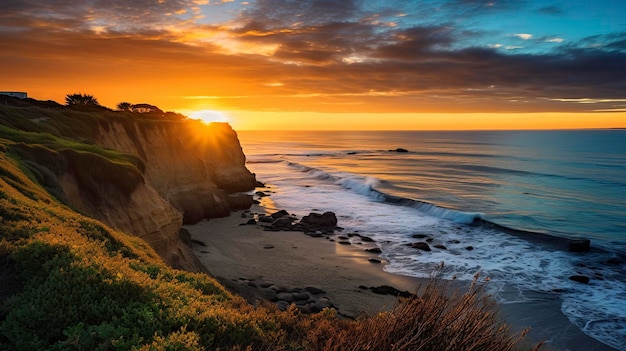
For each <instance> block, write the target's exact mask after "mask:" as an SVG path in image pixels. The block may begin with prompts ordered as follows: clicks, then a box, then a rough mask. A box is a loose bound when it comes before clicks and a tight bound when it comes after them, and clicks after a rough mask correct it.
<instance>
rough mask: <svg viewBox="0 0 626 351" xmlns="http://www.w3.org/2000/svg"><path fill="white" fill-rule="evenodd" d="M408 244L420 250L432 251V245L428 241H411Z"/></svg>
mask: <svg viewBox="0 0 626 351" xmlns="http://www.w3.org/2000/svg"><path fill="white" fill-rule="evenodd" d="M407 246H410V247H412V248H414V249H418V250H422V251H432V250H431V249H430V246H429V245H428V244H427V243H423V242H419V243H410V244H407Z"/></svg>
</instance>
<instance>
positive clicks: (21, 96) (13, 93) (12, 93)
mask: <svg viewBox="0 0 626 351" xmlns="http://www.w3.org/2000/svg"><path fill="white" fill-rule="evenodd" d="M0 95H7V96H13V97H16V98H18V99H26V98H27V97H28V94H27V93H25V92H21V91H0Z"/></svg>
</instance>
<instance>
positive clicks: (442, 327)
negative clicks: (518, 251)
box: [308, 277, 541, 351]
mask: <svg viewBox="0 0 626 351" xmlns="http://www.w3.org/2000/svg"><path fill="white" fill-rule="evenodd" d="M448 290H449V289H448V284H447V283H445V282H444V281H441V280H438V279H432V280H431V281H430V283H429V284H428V285H427V286H425V287H423V288H422V289H420V290H418V291H421V292H420V293H419V294H416V297H413V298H409V299H405V300H403V301H400V302H399V303H398V304H396V306H395V307H394V308H393V309H392V310H391V311H390V312H384V313H380V314H378V315H376V316H373V317H369V318H365V319H361V320H359V321H356V322H342V323H336V324H333V325H332V329H333V330H331V331H328V333H310V334H309V341H310V344H309V345H310V347H309V348H308V349H309V350H314V351H369V350H371V351H404V350H424V351H426V350H428V351H453V350H454V351H459V350H480V351H489V350H493V351H496V350H497V351H503V350H522V349H532V350H537V349H539V347H540V346H541V344H539V345H536V346H535V347H525V346H522V345H524V344H523V339H524V337H525V335H526V333H527V330H524V331H522V332H520V333H513V332H512V331H511V329H510V327H508V326H507V325H506V324H504V323H503V322H502V321H501V320H500V318H499V317H498V308H497V304H496V303H495V301H494V300H493V299H491V298H490V297H489V296H487V295H486V294H485V293H484V289H483V283H479V282H478V277H477V279H476V280H475V281H474V283H473V284H472V285H471V287H470V288H469V290H468V291H467V292H465V293H463V294H459V293H452V294H450V293H448ZM321 335H325V336H324V337H322V338H320V337H319V336H321Z"/></svg>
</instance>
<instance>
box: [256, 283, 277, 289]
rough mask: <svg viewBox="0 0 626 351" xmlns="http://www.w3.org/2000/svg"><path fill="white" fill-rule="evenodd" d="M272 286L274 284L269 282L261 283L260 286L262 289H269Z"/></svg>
mask: <svg viewBox="0 0 626 351" xmlns="http://www.w3.org/2000/svg"><path fill="white" fill-rule="evenodd" d="M272 285H274V284H272V283H268V282H262V283H259V286H260V287H262V288H269V287H270V286H272Z"/></svg>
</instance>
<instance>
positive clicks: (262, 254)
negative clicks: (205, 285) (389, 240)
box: [185, 208, 425, 318]
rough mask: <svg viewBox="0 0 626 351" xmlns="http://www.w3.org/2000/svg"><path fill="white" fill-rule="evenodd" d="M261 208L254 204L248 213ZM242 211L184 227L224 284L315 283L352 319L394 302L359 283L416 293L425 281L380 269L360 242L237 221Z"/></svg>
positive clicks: (296, 285) (298, 285)
mask: <svg viewBox="0 0 626 351" xmlns="http://www.w3.org/2000/svg"><path fill="white" fill-rule="evenodd" d="M262 211H263V209H261V208H256V209H252V211H251V212H262ZM241 213H242V212H241V211H240V212H236V213H233V214H232V215H231V216H230V217H227V218H219V219H210V220H205V221H202V222H200V223H198V224H195V225H191V226H185V228H186V229H187V230H189V232H190V233H191V235H192V239H194V240H195V241H196V244H195V245H194V246H193V248H194V252H195V253H196V255H197V257H198V258H199V259H200V261H201V262H202V263H203V265H204V266H205V267H206V268H207V269H208V270H209V272H210V273H211V275H213V276H214V277H216V278H218V279H219V280H220V281H221V282H222V283H224V284H225V285H227V286H230V287H233V286H234V284H235V285H236V284H237V283H238V282H239V283H243V284H244V285H247V286H250V285H251V284H248V282H254V283H255V284H256V285H258V284H262V283H273V284H275V285H277V286H281V287H286V288H288V289H294V288H306V287H315V288H318V289H321V290H323V291H325V292H326V293H325V294H324V295H325V296H326V297H327V298H328V299H330V300H331V301H332V303H333V305H334V306H335V307H336V308H337V309H338V310H339V311H340V312H341V313H342V314H343V315H345V316H348V317H353V318H356V317H358V316H360V315H362V314H363V313H366V314H375V313H377V312H380V311H383V310H387V309H389V308H391V307H392V306H393V305H394V303H395V302H396V297H395V296H393V295H381V294H376V293H373V292H371V291H370V290H365V289H362V287H368V288H369V287H375V286H376V287H377V286H381V285H388V286H392V287H394V288H396V289H398V290H401V291H409V292H414V291H415V290H416V289H417V287H418V286H419V285H420V284H422V283H424V282H425V280H424V279H419V278H413V277H406V276H398V275H392V274H389V273H386V272H384V271H383V270H382V265H384V264H385V263H384V260H382V262H381V263H372V262H370V261H368V260H369V259H371V258H377V257H378V254H375V253H369V252H366V251H365V250H364V247H363V245H359V244H358V243H355V244H353V245H345V244H339V243H338V242H337V241H330V240H329V239H325V238H315V237H311V236H308V235H305V234H303V233H302V232H289V231H278V232H274V231H265V230H264V228H263V227H262V226H261V225H241V224H242V223H245V222H246V221H247V220H248V219H245V218H242V217H241ZM337 235H340V234H337ZM198 242H202V243H204V244H205V246H203V245H199V244H198ZM359 287H361V288H359ZM240 290H241V289H240Z"/></svg>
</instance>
